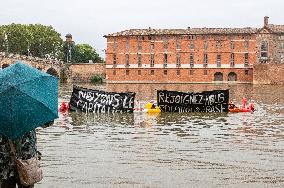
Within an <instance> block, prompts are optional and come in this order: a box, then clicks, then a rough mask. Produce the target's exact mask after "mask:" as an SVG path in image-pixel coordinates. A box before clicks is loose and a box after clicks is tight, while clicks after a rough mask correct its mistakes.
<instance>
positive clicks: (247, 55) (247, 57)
mask: <svg viewBox="0 0 284 188" xmlns="http://www.w3.org/2000/svg"><path fill="white" fill-rule="evenodd" d="M248 65H249V54H248V53H245V66H248Z"/></svg>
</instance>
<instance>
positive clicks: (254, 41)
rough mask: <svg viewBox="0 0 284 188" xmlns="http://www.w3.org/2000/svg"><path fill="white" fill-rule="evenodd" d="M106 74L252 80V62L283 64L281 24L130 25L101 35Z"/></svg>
mask: <svg viewBox="0 0 284 188" xmlns="http://www.w3.org/2000/svg"><path fill="white" fill-rule="evenodd" d="M104 37H106V38H107V50H106V78H107V81H108V82H120V83H121V82H127V83H131V82H132V83H212V82H213V83H214V82H239V83H252V82H253V65H254V64H257V63H271V62H273V63H283V61H284V51H283V50H284V43H283V41H284V26H283V25H272V24H268V17H265V18H264V27H263V28H250V27H246V28H188V29H152V28H149V29H131V30H126V31H122V32H118V33H113V34H109V35H105V36H104Z"/></svg>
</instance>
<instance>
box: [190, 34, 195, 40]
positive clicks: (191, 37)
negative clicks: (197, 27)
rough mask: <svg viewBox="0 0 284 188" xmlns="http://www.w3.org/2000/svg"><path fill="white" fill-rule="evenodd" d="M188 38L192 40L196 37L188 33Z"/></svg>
mask: <svg viewBox="0 0 284 188" xmlns="http://www.w3.org/2000/svg"><path fill="white" fill-rule="evenodd" d="M188 39H189V40H194V39H196V37H195V36H194V35H189V36H188Z"/></svg>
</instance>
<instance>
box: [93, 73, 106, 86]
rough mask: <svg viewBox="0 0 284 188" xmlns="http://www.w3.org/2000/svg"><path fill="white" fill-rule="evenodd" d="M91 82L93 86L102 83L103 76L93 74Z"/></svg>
mask: <svg viewBox="0 0 284 188" xmlns="http://www.w3.org/2000/svg"><path fill="white" fill-rule="evenodd" d="M91 82H92V83H93V84H97V83H102V82H103V76H102V75H99V74H95V75H93V76H92V78H91Z"/></svg>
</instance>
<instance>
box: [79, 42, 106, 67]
mask: <svg viewBox="0 0 284 188" xmlns="http://www.w3.org/2000/svg"><path fill="white" fill-rule="evenodd" d="M89 60H92V61H93V62H94V63H103V62H104V61H103V59H102V58H101V57H100V56H99V54H98V53H97V52H96V50H95V49H94V48H93V47H92V46H90V45H89V44H77V45H76V47H75V62H78V63H89Z"/></svg>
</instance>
